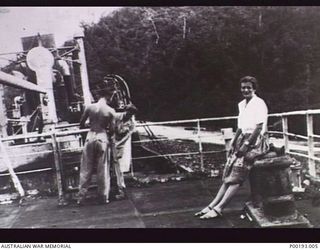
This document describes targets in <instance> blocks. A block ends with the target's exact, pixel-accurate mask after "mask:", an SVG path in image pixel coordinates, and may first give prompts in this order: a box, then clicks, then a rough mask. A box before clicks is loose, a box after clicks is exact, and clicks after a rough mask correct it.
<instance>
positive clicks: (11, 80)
mask: <svg viewBox="0 0 320 250" xmlns="http://www.w3.org/2000/svg"><path fill="white" fill-rule="evenodd" d="M0 81H1V83H2V84H4V85H8V86H11V87H15V88H19V89H26V90H31V91H35V92H39V93H42V94H46V93H47V91H46V90H45V89H44V88H41V87H40V86H38V85H36V84H33V83H32V82H29V81H26V80H23V79H20V78H18V77H15V76H12V75H9V74H7V73H4V72H2V71H0Z"/></svg>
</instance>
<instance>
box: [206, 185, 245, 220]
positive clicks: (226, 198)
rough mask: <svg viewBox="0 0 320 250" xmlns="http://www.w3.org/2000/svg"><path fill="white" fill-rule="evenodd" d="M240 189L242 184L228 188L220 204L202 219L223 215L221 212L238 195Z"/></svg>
mask: <svg viewBox="0 0 320 250" xmlns="http://www.w3.org/2000/svg"><path fill="white" fill-rule="evenodd" d="M239 187H240V184H231V185H229V186H228V188H227V190H226V192H225V193H224V195H223V197H222V199H221V200H220V201H219V203H218V204H216V205H215V206H214V207H213V209H212V210H210V211H209V212H208V213H206V214H205V215H203V216H201V217H200V218H201V219H210V218H215V217H217V216H219V215H221V211H222V209H223V208H225V206H226V205H227V204H228V203H229V201H230V200H231V199H232V198H233V197H234V195H235V194H236V193H237V191H238V189H239Z"/></svg>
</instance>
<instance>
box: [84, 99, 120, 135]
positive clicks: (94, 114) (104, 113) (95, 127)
mask: <svg viewBox="0 0 320 250" xmlns="http://www.w3.org/2000/svg"><path fill="white" fill-rule="evenodd" d="M115 116H116V112H115V110H114V109H113V108H111V107H110V106H109V105H107V103H106V101H105V99H104V98H101V99H100V100H99V101H98V102H97V103H94V104H91V105H89V106H88V107H87V108H86V109H85V111H84V113H83V115H82V117H81V120H80V128H84V124H85V122H86V120H87V119H88V118H89V120H90V131H93V132H96V133H101V132H104V133H105V132H106V131H107V129H108V128H109V127H110V125H111V123H112V120H113V118H114V117H115Z"/></svg>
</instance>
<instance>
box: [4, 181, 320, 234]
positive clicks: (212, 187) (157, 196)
mask: <svg viewBox="0 0 320 250" xmlns="http://www.w3.org/2000/svg"><path fill="white" fill-rule="evenodd" d="M220 184H221V182H220V180H219V179H217V178H205V179H196V180H195V179H187V180H183V181H172V182H166V183H155V184H152V185H148V186H145V187H128V188H127V189H128V190H127V197H126V199H124V200H120V201H112V202H110V203H109V204H106V205H99V204H97V203H96V201H95V200H94V199H93V200H90V199H88V202H87V204H86V205H85V206H81V207H78V206H77V205H76V204H74V203H72V202H71V203H70V204H69V205H67V206H63V207H61V206H58V200H57V197H42V198H39V197H38V198H29V199H26V200H25V201H24V202H22V204H20V205H19V204H18V203H12V204H6V205H1V206H0V228H15V229H18V228H40V229H42V228H49V229H53V228H59V229H60V228H87V229H88V228H89V229H92V228H252V227H254V225H253V224H252V223H251V222H250V221H249V220H248V219H246V218H241V217H243V216H242V215H243V207H244V203H245V202H246V201H247V200H248V199H249V195H250V190H249V187H248V183H245V184H244V185H243V186H242V187H241V189H240V190H239V192H238V194H237V195H236V196H235V197H234V199H233V200H232V201H231V203H230V204H229V205H228V207H227V208H226V209H225V211H224V216H223V217H221V218H216V219H211V220H200V219H199V218H196V217H194V216H193V214H194V213H195V212H197V211H198V210H199V209H201V208H203V207H204V206H205V205H207V203H208V202H209V201H210V200H211V199H212V197H213V196H214V195H215V193H216V192H217V190H218V188H219V186H220ZM296 206H297V209H298V211H299V212H300V213H301V214H303V215H305V216H306V217H307V218H308V219H309V220H310V222H311V224H313V226H314V227H315V228H318V227H320V216H319V215H320V209H319V207H313V206H312V205H311V201H310V200H297V202H296Z"/></svg>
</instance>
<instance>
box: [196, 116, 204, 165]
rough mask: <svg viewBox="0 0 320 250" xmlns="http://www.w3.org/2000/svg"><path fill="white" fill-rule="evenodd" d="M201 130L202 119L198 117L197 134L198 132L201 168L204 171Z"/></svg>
mask: <svg viewBox="0 0 320 250" xmlns="http://www.w3.org/2000/svg"><path fill="white" fill-rule="evenodd" d="M200 132H201V127H200V119H197V134H198V142H199V153H200V168H201V170H202V171H203V170H204V165H203V154H202V142H201V135H200Z"/></svg>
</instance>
